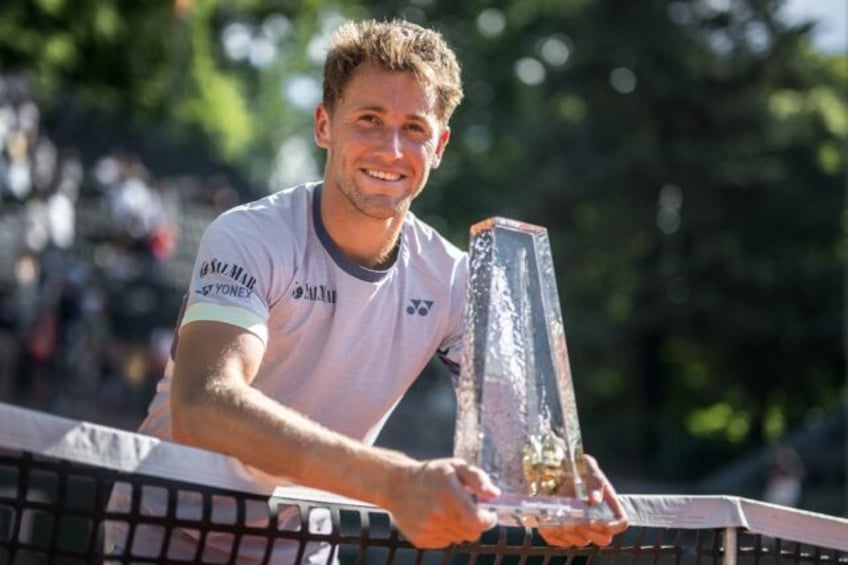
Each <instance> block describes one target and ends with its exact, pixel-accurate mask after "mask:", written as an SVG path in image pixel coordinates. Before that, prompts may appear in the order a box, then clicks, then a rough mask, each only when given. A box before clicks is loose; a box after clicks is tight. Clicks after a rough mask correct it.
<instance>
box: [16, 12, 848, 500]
mask: <svg viewBox="0 0 848 565" xmlns="http://www.w3.org/2000/svg"><path fill="white" fill-rule="evenodd" d="M803 4H805V5H806V6H807V8H810V6H813V8H814V9H816V10H818V11H821V12H823V13H824V14H825V15H824V16H823V17H819V18H816V19H808V17H812V16H814V15H815V14H808V15H805V14H807V12H804V11H803V10H801V9H800V8H801V7H802V6H801V5H803ZM396 16H399V17H404V18H407V19H410V20H412V21H415V22H418V23H421V24H425V25H428V26H432V27H434V28H436V29H438V30H440V31H441V32H442V33H443V34H444V35H445V37H446V38H447V39H448V41H449V42H450V43H451V44H452V45H453V46H454V47H455V48H456V50H457V53H458V55H459V58H460V61H461V63H462V66H463V78H464V84H465V91H466V98H465V100H464V102H463V104H462V105H461V106H460V108H459V109H458V111H457V113H456V115H455V117H454V119H453V121H452V130H453V135H452V138H451V143H450V145H449V147H448V151H447V154H446V157H445V160H444V161H443V164H442V167H441V168H440V169H439V170H438V171H437V172H436V173H435V174H434V175H433V176H432V177H431V183H430V185H429V187H428V188H427V189H426V190H425V192H424V193H423V194H422V196H421V197H420V199H419V200H418V201H417V202H416V204H415V206H414V210H415V212H416V213H417V214H418V215H419V216H421V217H422V218H423V219H425V220H426V221H428V222H430V223H432V224H433V225H434V226H436V227H437V228H439V229H441V230H442V231H443V232H444V233H445V234H446V235H448V236H449V237H450V238H451V239H452V240H453V241H454V242H455V243H456V244H457V245H458V246H460V247H466V246H467V241H468V227H469V226H470V225H471V224H472V223H474V222H477V221H479V220H481V219H484V218H486V217H489V216H493V215H500V216H507V217H512V218H515V219H520V220H523V221H527V222H531V223H535V224H540V225H543V226H545V227H547V229H548V231H549V233H550V238H551V245H552V249H553V253H554V261H555V265H556V267H557V282H558V284H559V289H560V298H561V301H562V308H563V312H564V316H565V324H566V332H567V336H568V342H569V350H570V356H571V363H572V369H573V373H574V380H575V388H576V394H577V398H578V405H579V408H580V420H581V425H582V429H583V436H584V441H585V444H586V446H587V450H588V451H589V452H591V453H594V454H595V455H596V456H598V458H599V459H600V460H601V462H602V464H603V465H604V467H605V468H606V469H607V470H608V474H610V475H611V476H612V478H613V479H614V481H615V482H616V483H617V484H618V485H619V490H620V491H623V492H666V493H668V492H672V491H674V492H687V493H707V492H709V493H723V494H739V495H744V496H751V497H754V498H767V499H770V498H771V496H772V494H770V493H769V492H768V491H767V489H766V487H767V485H770V484H772V483H771V481H773V480H775V479H778V481H777V482H779V479H786V478H789V479H792V480H795V481H796V482H797V484H798V485H801V488H800V490H799V491H798V493H796V494H797V496H795V497H794V498H793V497H791V496H789V495H788V494H786V491H785V490H784V495H786V496H789V498H787V499H786V502H787V503H790V504H797V505H798V506H801V507H804V508H807V509H810V510H818V511H823V512H828V513H834V514H840V515H846V514H848V488H846V472H845V468H846V460H848V453H847V452H848V448H846V446H848V441H846V426H847V425H848V424H846V416H845V402H846V369H845V349H846V346H845V329H844V328H845V320H846V302H845V296H846V288H848V287H846V249H845V247H846V246H845V243H846V235H845V226H846V221H848V216H846V191H848V182H847V181H846V179H848V173H846V147H848V95H847V94H846V93H848V38H846V33H848V32H846V31H845V23H844V22H845V21H846V20H848V0H821V1H819V2H806V3H804V2H803V1H798V2H782V1H779V0H674V1H667V0H634V1H633V2H614V1H612V0H605V1H604V0H594V1H591V0H505V1H502V2H498V3H493V2H483V1H474V0H470V1H463V2H455V1H448V0H409V1H372V2H360V1H356V2H352V1H346V2H336V1H332V0H310V1H302V2H299V1H295V0H265V1H261V2H260V1H258V0H257V1H253V0H241V1H239V0H229V1H217V0H173V1H162V0H157V1H154V0H144V1H141V0H134V1H131V0H75V1H73V2H72V1H70V0H3V2H2V4H0V141H2V156H0V194H2V201H0V298H2V303H0V358H2V359H3V362H2V363H0V399H5V400H9V401H12V402H16V403H20V404H24V405H30V406H34V407H38V408H43V409H46V410H49V411H52V412H57V413H63V414H68V415H72V416H74V417H81V418H88V419H92V420H95V421H100V422H104V423H110V424H113V425H117V426H122V427H128V428H133V427H135V425H137V423H138V422H139V421H140V418H141V417H142V416H143V413H144V408H145V406H146V404H147V401H148V400H149V398H150V395H151V394H152V387H153V386H154V384H155V380H156V379H157V378H158V375H159V374H160V373H161V368H162V364H163V363H164V358H165V357H166V355H167V349H168V346H169V343H170V335H171V334H170V331H171V329H172V325H173V322H174V318H175V317H176V314H177V305H178V302H179V298H180V295H181V293H182V291H183V288H184V285H185V283H186V281H187V272H188V270H189V269H190V267H191V258H192V256H193V254H194V251H195V245H196V243H197V238H198V237H199V235H200V233H201V232H202V229H203V227H205V225H206V224H207V223H208V221H209V220H210V219H211V218H213V217H214V216H215V215H216V214H218V213H220V211H222V210H224V209H226V208H227V207H229V206H231V205H233V204H235V203H237V202H240V201H245V200H249V199H252V198H255V197H259V196H262V195H264V194H267V193H268V192H270V191H274V190H277V189H280V188H283V187H285V186H288V185H291V184H294V183H297V182H300V181H303V180H310V179H315V178H318V177H319V176H320V173H321V168H322V155H321V154H320V153H319V152H318V151H317V150H316V149H315V148H314V144H313V142H312V130H311V124H312V114H313V110H314V106H315V104H316V103H317V102H318V100H319V97H320V91H321V89H320V71H321V63H322V60H323V54H324V52H325V51H324V50H325V46H326V42H327V38H328V35H329V33H330V32H332V30H333V29H334V28H335V27H336V26H337V25H338V24H339V23H340V22H341V21H343V19H344V18H347V17H357V18H359V17H376V18H390V17H396ZM451 402H452V397H451V391H450V386H449V382H448V379H447V378H446V377H445V376H444V375H443V374H442V373H441V372H440V370H439V369H438V368H437V367H435V366H434V367H431V368H430V369H429V370H428V371H427V372H426V373H425V374H424V375H423V376H422V379H420V382H419V383H418V384H417V385H416V386H415V388H414V389H413V392H412V394H411V395H410V396H409V398H408V399H407V401H405V402H404V403H403V404H402V405H401V406H400V407H399V409H398V411H397V413H396V414H395V416H394V417H393V418H392V420H391V421H390V424H389V427H388V429H387V430H386V433H385V435H384V437H383V438H382V439H381V441H382V442H384V443H386V444H389V445H394V446H398V447H401V448H404V449H406V450H407V451H410V452H412V453H414V454H417V455H421V456H429V455H443V454H446V453H449V451H450V449H451V433H452V432H451V429H452V425H453V423H452V417H453V416H452V412H451V408H452V405H451ZM796 486H797V485H796ZM789 494H792V492H791V489H790V492H789Z"/></svg>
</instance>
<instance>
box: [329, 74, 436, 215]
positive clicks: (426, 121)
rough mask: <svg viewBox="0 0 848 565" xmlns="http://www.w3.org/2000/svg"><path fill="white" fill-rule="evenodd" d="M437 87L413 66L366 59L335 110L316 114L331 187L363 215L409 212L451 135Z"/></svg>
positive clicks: (352, 78)
mask: <svg viewBox="0 0 848 565" xmlns="http://www.w3.org/2000/svg"><path fill="white" fill-rule="evenodd" d="M436 110H437V99H436V93H435V90H434V89H433V88H432V87H428V86H425V85H423V84H421V83H420V82H419V81H418V80H417V79H416V78H415V76H414V75H412V74H411V73H408V72H400V71H386V70H383V69H382V68H380V67H379V66H377V65H374V64H371V63H366V64H364V65H362V66H360V67H359V68H358V69H357V70H356V71H354V73H353V75H352V76H351V78H350V81H349V82H348V84H347V86H346V87H345V90H344V92H343V93H342V96H341V97H340V98H339V100H338V101H337V102H336V106H335V108H333V109H332V110H331V109H329V108H326V107H324V105H321V106H319V107H318V109H317V110H316V112H315V141H316V143H317V144H318V146H319V147H322V148H324V149H326V150H327V165H326V170H325V174H324V182H325V190H338V191H340V192H341V194H343V195H344V197H345V198H346V199H347V201H348V202H349V203H350V204H351V205H352V206H353V207H354V208H355V209H356V210H357V211H358V212H359V213H361V214H364V215H366V216H369V217H371V218H376V219H389V218H392V217H395V216H397V215H398V214H404V213H405V212H406V211H407V210H408V209H409V205H410V204H411V202H412V200H413V199H414V198H415V197H416V196H418V194H419V193H420V192H421V190H422V189H423V188H424V185H425V184H426V183H427V178H428V177H429V175H430V169H433V168H435V167H437V166H438V164H439V161H440V159H441V157H442V153H443V152H444V149H445V146H446V145H447V142H448V138H449V137H450V130H449V129H448V128H446V127H442V126H441V125H440V123H439V120H438V117H437V112H436Z"/></svg>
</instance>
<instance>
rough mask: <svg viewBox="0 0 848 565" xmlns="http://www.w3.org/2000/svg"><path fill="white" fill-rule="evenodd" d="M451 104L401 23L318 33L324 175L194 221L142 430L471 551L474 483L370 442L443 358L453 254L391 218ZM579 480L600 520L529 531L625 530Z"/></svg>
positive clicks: (475, 524) (412, 190) (562, 538)
mask: <svg viewBox="0 0 848 565" xmlns="http://www.w3.org/2000/svg"><path fill="white" fill-rule="evenodd" d="M461 97H462V89H461V84H460V74H459V65H458V64H457V61H456V57H455V55H454V53H453V52H452V51H451V50H450V48H449V47H448V46H447V45H446V44H445V42H444V41H443V39H442V38H441V36H440V35H439V34H437V33H435V32H433V31H430V30H426V29H424V28H421V27H419V26H417V25H413V24H410V23H406V22H400V21H395V22H375V21H367V22H362V23H359V24H354V23H348V24H345V25H343V26H342V27H341V28H340V29H339V30H338V31H337V32H336V33H335V35H334V36H333V39H332V43H331V47H330V51H329V54H328V56H327V60H326V63H325V66H324V97H323V101H322V103H321V104H320V105H319V106H318V108H317V109H316V111H315V126H314V136H315V141H316V143H317V144H318V146H319V147H321V148H323V149H325V150H326V168H325V172H324V180H323V182H322V183H311V184H305V185H301V186H298V187H295V188H292V189H288V190H284V191H282V192H279V193H277V194H273V195H271V196H268V197H266V198H263V199H261V200H258V201H256V202H253V203H250V204H247V205H244V206H240V207H237V208H235V209H233V210H230V211H228V212H226V213H224V214H222V215H221V216H220V217H219V218H217V219H216V220H215V221H214V222H213V223H212V224H211V225H210V226H209V228H208V229H207V232H206V233H205V235H204V237H203V239H202V241H201V244H200V249H199V251H198V256H197V260H196V265H195V269H194V272H193V276H192V280H191V285H190V289H189V295H188V301H187V304H186V309H185V311H184V315H183V316H182V318H181V324H180V328H179V334H178V339H177V343H176V347H175V350H176V355H175V359H174V361H173V363H172V364H171V366H170V367H169V369H168V371H166V376H165V377H164V379H163V380H162V381H161V382H160V384H159V386H158V388H157V395H156V397H155V399H154V400H153V403H152V404H151V407H150V412H149V415H148V418H147V419H146V420H145V422H144V423H143V424H142V427H141V431H142V432H144V433H149V434H152V435H155V436H158V437H161V438H165V439H173V440H176V441H178V442H183V443H187V444H191V445H194V446H197V447H202V448H205V449H210V450H215V451H219V452H223V453H226V454H229V455H231V456H233V457H234V459H233V465H234V466H238V469H236V470H235V471H234V472H239V473H241V474H244V473H247V474H249V475H250V476H252V477H253V479H254V480H256V481H257V482H264V483H267V484H281V483H295V484H299V485H304V486H309V487H313V488H318V489H323V490H328V491H332V492H335V493H338V494H340V495H343V496H347V497H350V498H355V499H359V500H363V501H366V502H371V503H374V504H376V505H378V506H380V507H382V508H385V509H386V510H388V511H389V512H390V513H391V515H392V518H393V519H394V522H395V523H396V525H397V527H398V528H399V529H400V530H401V532H402V533H403V534H404V535H405V536H406V537H407V539H409V540H410V541H411V542H412V543H413V544H415V545H416V546H418V547H422V548H435V547H444V546H447V545H449V544H451V543H455V542H461V541H464V540H476V539H477V538H478V537H479V536H480V534H481V533H482V532H483V531H485V530H486V529H488V528H490V527H491V526H492V525H493V517H492V516H491V515H489V514H488V513H486V512H485V511H482V510H479V509H478V508H477V507H476V505H475V503H474V497H476V498H478V499H481V500H487V499H492V498H495V497H497V496H498V495H499V491H498V488H497V486H496V485H494V484H492V482H491V480H490V479H489V477H488V476H487V475H486V474H485V473H484V472H483V471H482V470H480V469H478V468H476V467H474V466H472V465H470V464H468V463H466V462H464V461H461V460H457V459H438V460H431V461H417V460H414V459H412V458H410V457H407V456H406V455H403V454H401V453H398V452H395V451H390V450H386V449H381V448H377V447H374V446H373V445H372V443H373V441H374V439H375V438H376V436H377V434H378V433H379V431H380V429H381V427H382V425H383V423H384V422H385V420H386V419H387V417H388V415H389V413H390V412H391V410H392V408H393V407H394V406H395V405H396V404H397V402H398V401H399V399H400V398H401V396H402V395H403V394H404V392H405V391H406V390H407V388H408V387H409V385H410V384H411V383H412V382H413V380H414V379H415V377H416V376H417V375H418V374H419V373H420V372H421V371H422V369H423V368H424V367H425V365H426V364H427V362H428V361H429V359H430V358H432V356H433V355H434V354H435V353H436V352H438V354H439V355H440V356H441V357H443V358H444V359H445V360H446V361H448V365H449V366H453V367H455V366H456V364H457V363H458V361H459V354H460V351H459V347H460V345H461V337H462V335H461V334H462V325H463V320H462V316H463V300H464V294H465V287H466V277H467V272H466V269H467V267H466V257H465V254H464V253H463V252H461V251H459V250H458V249H456V248H455V247H454V246H453V245H451V244H450V243H449V242H447V241H446V240H445V239H443V238H442V237H441V236H440V235H439V234H437V233H436V232H435V231H434V230H433V229H432V228H430V227H429V226H427V225H425V224H424V223H422V222H421V221H420V220H418V219H417V218H416V217H415V216H414V215H413V214H412V213H411V212H410V211H409V208H410V204H411V203H412V201H413V200H414V199H415V197H416V196H417V195H418V194H419V193H420V192H421V190H423V188H424V186H425V184H426V182H427V179H428V176H429V174H430V171H431V170H432V169H434V168H436V167H438V165H439V162H440V161H441V158H442V155H443V154H444V151H445V147H446V146H447V144H448V140H449V139H450V129H449V127H448V120H449V118H450V116H451V114H452V113H453V111H454V109H455V108H456V106H457V104H458V103H459V101H460V99H461ZM418 299H426V300H428V301H430V302H431V303H432V306H431V307H430V309H429V310H428V311H427V313H426V315H420V314H418V313H415V312H414V313H413V314H410V313H409V312H408V311H407V307H408V306H409V304H411V301H412V300H418ZM236 461H239V462H241V463H237V462H236ZM590 467H591V469H592V472H593V474H592V479H591V481H590V484H591V487H592V491H593V499H592V502H594V503H599V502H601V501H602V500H604V501H606V502H607V503H608V504H610V506H611V507H612V508H613V510H614V512H615V513H616V515H617V516H618V519H617V520H615V521H612V522H609V523H598V524H593V525H591V526H585V527H572V528H557V529H553V528H552V529H548V530H545V531H543V532H542V533H543V535H544V536H545V537H546V539H547V540H548V541H549V542H551V543H556V544H562V545H585V544H587V543H590V542H594V543H597V544H607V543H609V541H610V539H611V537H612V535H614V534H615V533H617V532H619V531H621V530H623V529H624V527H625V526H626V519H625V518H624V513H623V511H622V510H621V507H620V506H619V504H618V500H617V498H616V496H615V492H614V491H613V489H612V487H611V485H610V484H609V483H608V481H607V480H606V479H605V478H604V476H603V474H602V473H601V472H600V470H599V469H598V468H597V465H596V464H595V462H594V460H592V459H591V458H590ZM213 543H214V542H213V541H212V540H207V544H213Z"/></svg>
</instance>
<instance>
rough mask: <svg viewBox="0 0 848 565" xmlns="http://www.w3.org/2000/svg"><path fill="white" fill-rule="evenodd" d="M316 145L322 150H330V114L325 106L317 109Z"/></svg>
mask: <svg viewBox="0 0 848 565" xmlns="http://www.w3.org/2000/svg"><path fill="white" fill-rule="evenodd" d="M313 135H314V137H315V144H316V145H317V146H318V147H321V148H322V149H329V148H330V113H329V112H328V111H327V107H326V106H324V104H323V103H322V104H318V106H317V107H316V108H315V125H314V129H313Z"/></svg>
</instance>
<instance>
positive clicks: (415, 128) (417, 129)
mask: <svg viewBox="0 0 848 565" xmlns="http://www.w3.org/2000/svg"><path fill="white" fill-rule="evenodd" d="M406 129H407V130H408V131H411V132H413V133H417V134H427V130H426V129H425V128H424V126H422V125H421V124H409V125H408V126H406Z"/></svg>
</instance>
